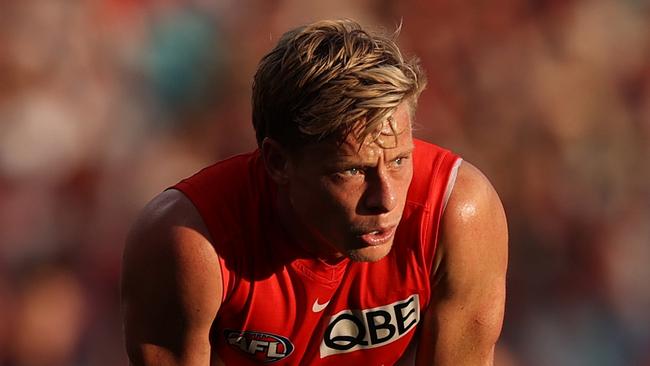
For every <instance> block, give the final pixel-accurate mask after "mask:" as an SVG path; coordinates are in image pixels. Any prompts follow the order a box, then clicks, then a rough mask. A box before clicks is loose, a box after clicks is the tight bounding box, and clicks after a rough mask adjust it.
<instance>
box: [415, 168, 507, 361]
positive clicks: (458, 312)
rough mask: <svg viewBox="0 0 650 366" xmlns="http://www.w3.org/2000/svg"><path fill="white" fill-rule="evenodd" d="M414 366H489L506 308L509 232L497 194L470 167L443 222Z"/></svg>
mask: <svg viewBox="0 0 650 366" xmlns="http://www.w3.org/2000/svg"><path fill="white" fill-rule="evenodd" d="M441 225H442V237H441V242H440V247H439V255H440V257H439V259H440V262H439V265H438V267H437V269H436V271H435V273H434V278H433V281H432V283H433V284H432V299H431V305H430V306H429V308H428V309H427V311H426V313H425V315H424V321H423V328H422V333H421V336H420V340H419V345H418V353H417V365H437V366H447V365H453V366H461V365H481V366H487V365H492V364H493V362H494V346H495V344H496V341H497V339H498V338H499V335H500V333H501V326H502V323H503V312H504V303H505V278H506V267H507V260H508V259H507V257H508V249H507V241H508V232H507V227H506V219H505V214H504V212H503V207H502V205H501V201H500V200H499V197H498V195H497V194H496V192H495V191H494V189H493V188H492V185H491V184H490V183H489V181H488V180H487V178H485V176H483V174H481V172H480V171H479V170H478V169H476V168H475V167H474V166H472V165H471V164H469V163H466V162H464V163H463V164H462V165H461V167H460V170H459V174H458V179H457V181H456V186H455V188H454V190H453V193H452V195H451V198H450V200H449V204H448V206H447V208H446V210H445V214H444V216H443V219H442V223H441Z"/></svg>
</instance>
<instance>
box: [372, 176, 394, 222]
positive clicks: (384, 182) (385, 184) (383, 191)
mask: <svg viewBox="0 0 650 366" xmlns="http://www.w3.org/2000/svg"><path fill="white" fill-rule="evenodd" d="M366 179H367V181H366V184H367V186H366V187H367V188H366V195H365V196H366V197H365V204H366V208H367V209H368V210H369V211H370V212H372V213H375V214H382V213H386V212H390V211H392V210H393V209H394V208H395V205H396V204H397V199H396V197H395V189H394V188H395V187H394V186H393V183H392V182H391V180H390V177H389V176H388V175H387V174H386V172H385V171H383V170H381V169H379V170H377V172H376V174H373V175H372V176H369V177H367V178H366Z"/></svg>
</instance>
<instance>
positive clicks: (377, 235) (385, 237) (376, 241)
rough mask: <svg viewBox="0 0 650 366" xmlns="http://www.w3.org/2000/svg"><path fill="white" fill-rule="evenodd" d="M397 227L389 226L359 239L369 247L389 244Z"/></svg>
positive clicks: (363, 235) (370, 232)
mask: <svg viewBox="0 0 650 366" xmlns="http://www.w3.org/2000/svg"><path fill="white" fill-rule="evenodd" d="M396 228H397V226H391V227H388V228H386V229H377V230H373V231H369V232H367V233H364V234H361V235H359V238H360V239H361V240H362V241H364V242H365V243H366V244H367V245H369V246H376V245H381V244H385V243H387V242H389V241H390V240H391V239H392V237H393V235H394V234H395V229H396Z"/></svg>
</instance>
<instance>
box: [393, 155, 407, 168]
mask: <svg viewBox="0 0 650 366" xmlns="http://www.w3.org/2000/svg"><path fill="white" fill-rule="evenodd" d="M406 159H408V157H406V156H400V157H398V158H396V159H394V160H393V161H392V162H391V165H392V166H393V167H400V166H402V165H403V164H404V162H406Z"/></svg>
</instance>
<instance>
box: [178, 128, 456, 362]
mask: <svg viewBox="0 0 650 366" xmlns="http://www.w3.org/2000/svg"><path fill="white" fill-rule="evenodd" d="M457 158H458V157H457V156H456V155H454V154H453V153H451V152H449V151H447V150H444V149H442V148H440V147H437V146H435V145H432V144H429V143H426V142H423V141H419V140H416V141H415V150H414V155H413V164H414V173H413V181H412V183H411V186H410V187H409V192H408V196H407V203H406V208H405V210H404V214H403V218H402V221H401V222H400V224H399V226H398V229H397V232H396V234H395V235H396V236H395V242H394V244H393V248H392V250H391V252H390V253H389V254H388V255H387V256H386V257H385V258H383V259H382V260H380V261H377V262H375V263H358V262H353V261H350V260H343V261H342V262H340V263H338V264H336V265H329V264H327V263H324V262H322V261H319V260H316V259H312V258H309V256H308V255H306V254H305V253H304V252H303V251H302V250H301V249H300V248H299V246H297V245H295V244H292V243H291V241H289V240H287V235H286V233H285V232H284V231H283V229H282V227H281V226H280V225H279V223H278V222H277V215H276V214H275V213H274V207H273V202H274V196H275V187H274V184H273V182H272V181H271V180H270V179H269V178H268V176H267V174H266V171H265V170H264V167H263V162H262V160H261V158H260V155H259V152H258V151H255V152H252V153H249V154H244V155H238V156H235V157H232V158H230V159H227V160H224V161H221V162H218V163H216V164H214V165H212V166H210V167H208V168H205V169H203V170H201V171H200V172H198V173H197V174H195V175H194V176H192V177H190V178H188V179H185V180H183V181H181V182H180V183H179V184H177V185H176V186H174V188H176V189H178V190H180V191H182V192H183V193H184V194H185V195H187V197H188V198H189V199H190V200H191V201H192V202H193V203H194V205H195V206H196V207H197V209H198V211H199V212H200V214H201V216H202V218H203V220H204V221H205V223H206V225H207V227H208V229H209V231H210V234H211V237H212V238H211V239H212V241H213V243H214V244H213V245H214V246H215V248H216V251H217V253H218V254H219V257H220V264H221V269H222V274H223V283H224V295H223V303H222V305H221V308H220V310H219V314H218V317H217V319H216V321H215V325H214V326H213V329H212V334H211V341H212V344H213V347H214V349H216V353H217V354H218V355H219V358H220V359H221V360H223V361H224V362H225V363H226V364H227V365H252V364H259V362H260V361H267V362H268V361H274V363H273V364H274V365H337V366H340V365H384V364H385V365H392V364H393V363H395V362H396V361H397V359H398V358H399V357H400V355H401V354H402V353H403V352H404V350H405V349H406V347H407V345H408V344H409V342H410V340H411V339H412V337H413V335H414V333H415V330H416V326H415V324H417V321H419V319H418V318H419V317H421V316H422V315H423V314H424V309H426V307H427V306H428V303H429V298H430V293H431V291H430V281H429V279H430V277H431V276H430V271H431V266H432V262H433V257H434V253H435V248H436V244H437V240H438V228H439V223H440V217H441V214H442V209H443V197H444V193H445V189H446V186H447V181H448V178H449V174H450V171H451V169H452V167H453V165H454V162H455V161H456V159H457ZM328 301H329V303H328V304H327V306H325V307H324V308H323V310H322V311H319V312H314V310H319V305H320V307H322V305H323V304H325V303H327V302H328ZM315 302H318V303H317V304H315ZM416 304H419V308H418V309H415V308H416ZM314 307H316V308H315V309H314Z"/></svg>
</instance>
